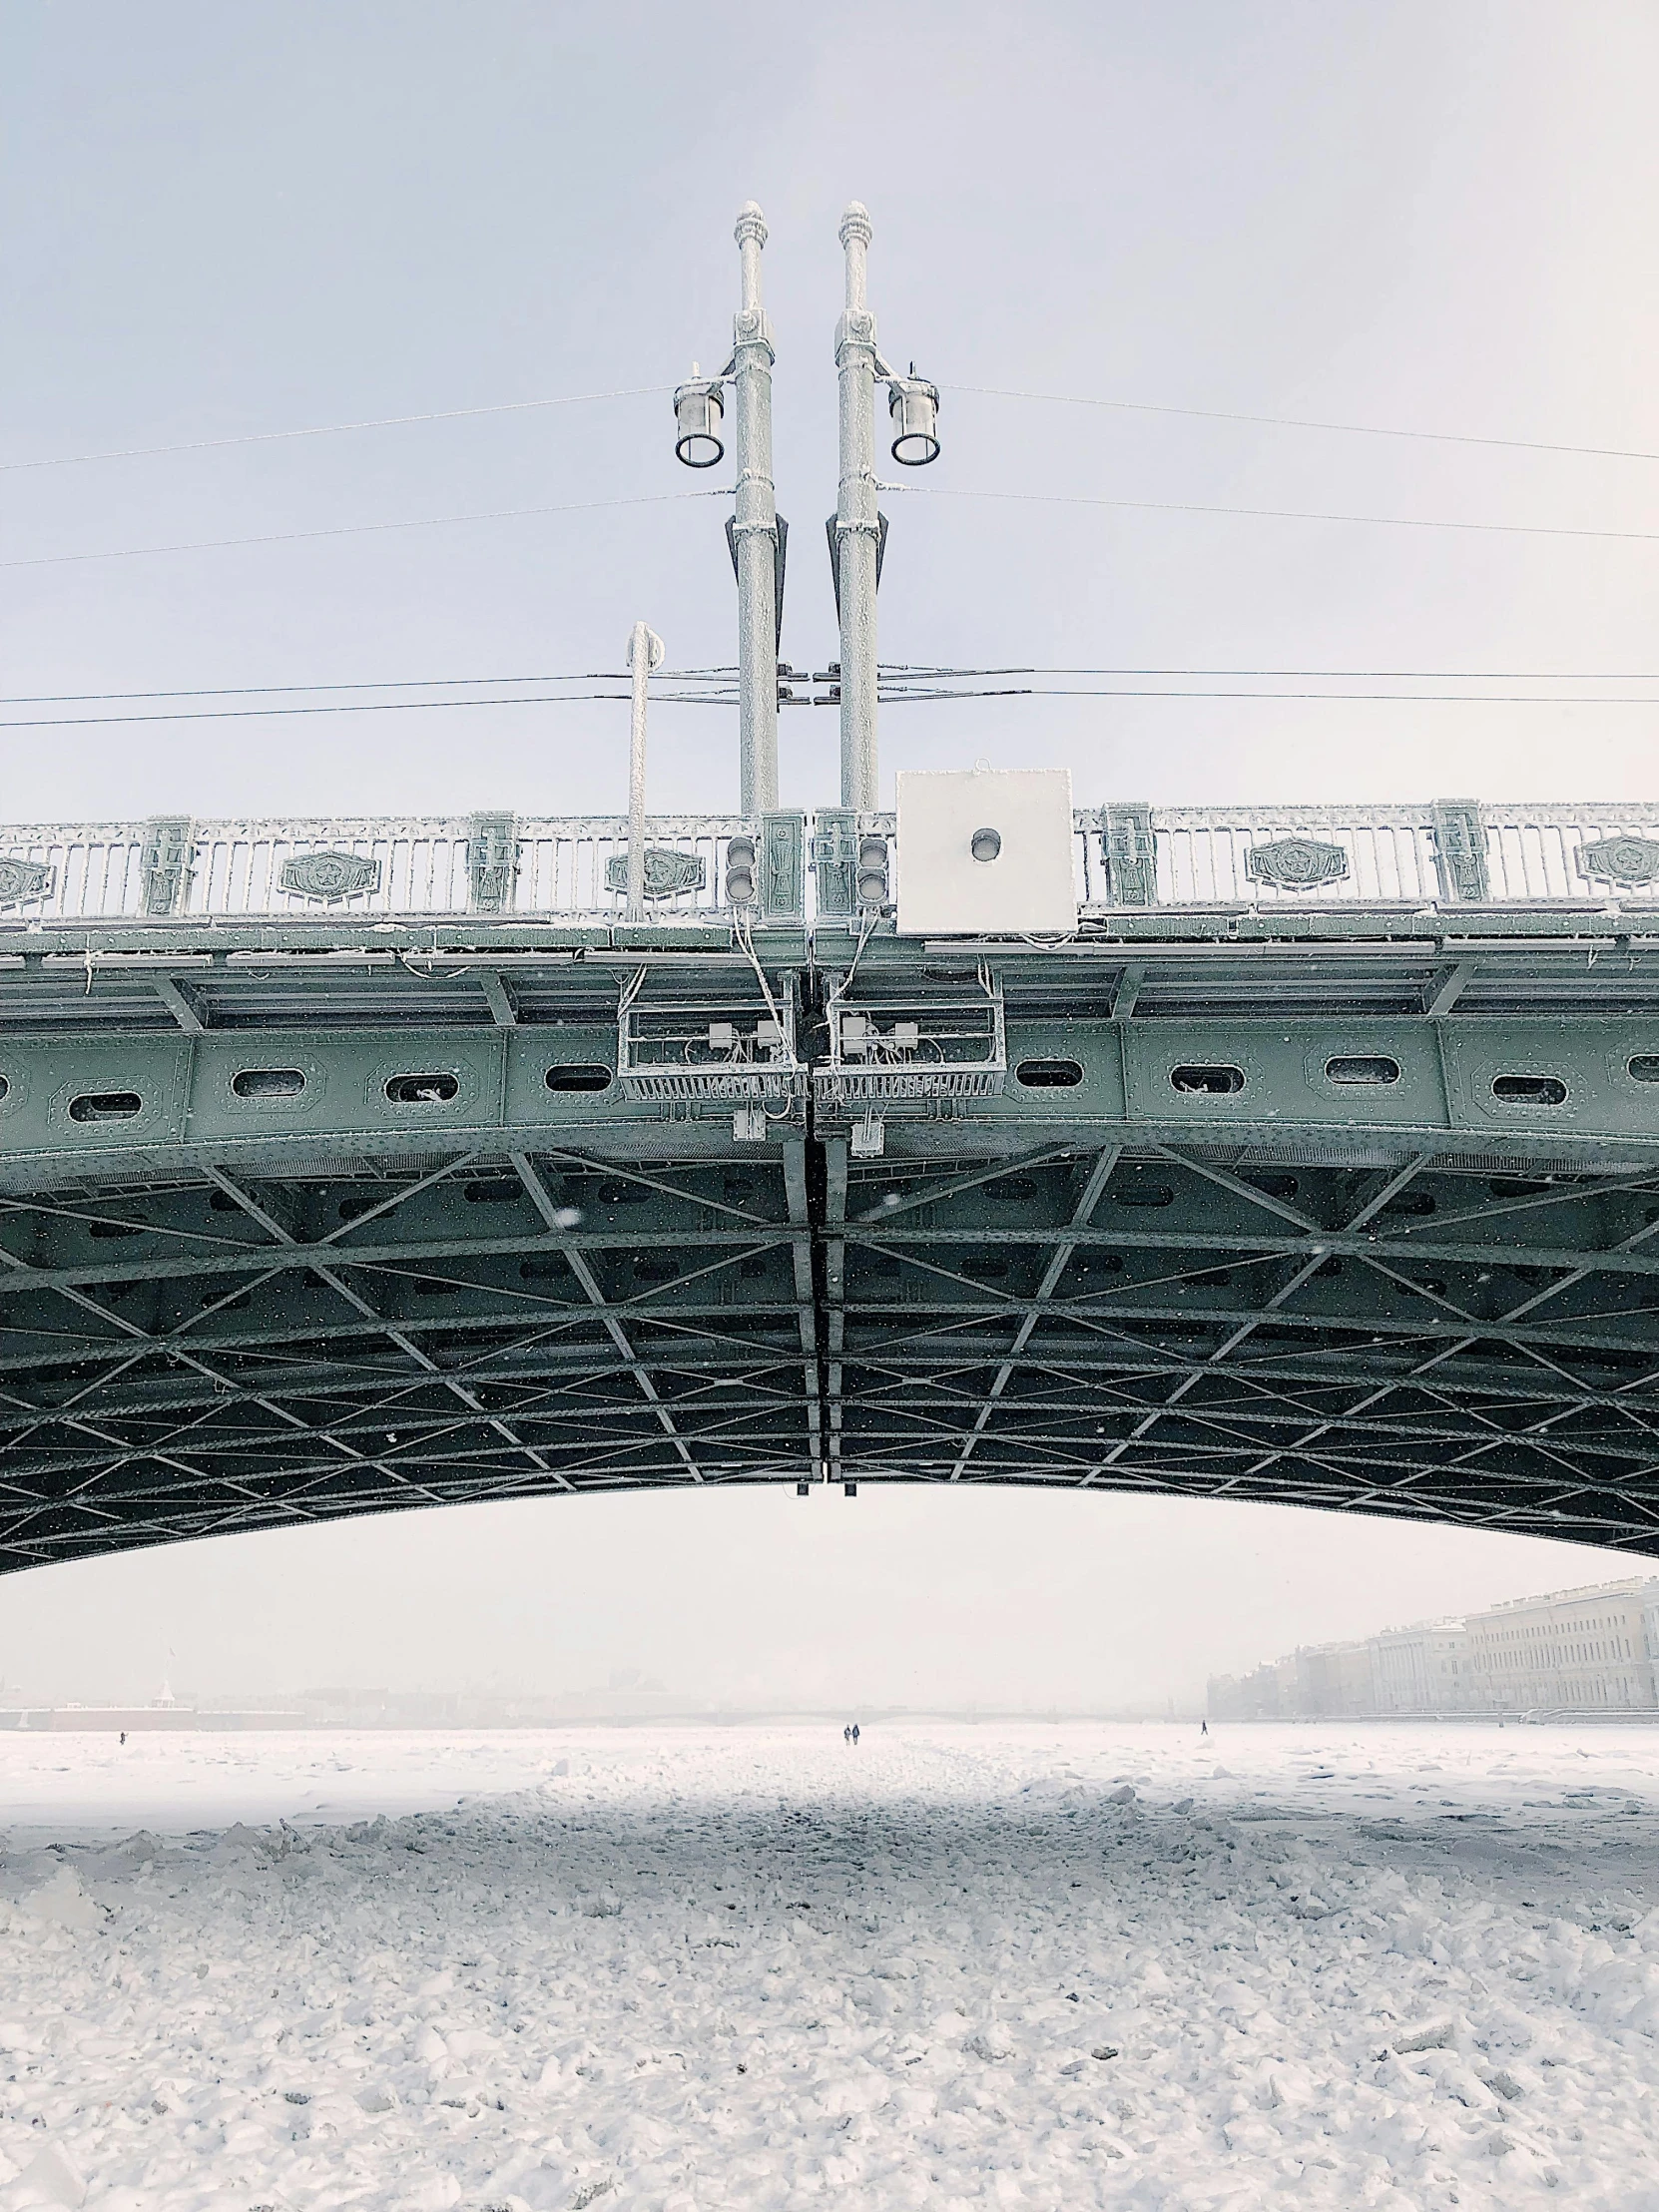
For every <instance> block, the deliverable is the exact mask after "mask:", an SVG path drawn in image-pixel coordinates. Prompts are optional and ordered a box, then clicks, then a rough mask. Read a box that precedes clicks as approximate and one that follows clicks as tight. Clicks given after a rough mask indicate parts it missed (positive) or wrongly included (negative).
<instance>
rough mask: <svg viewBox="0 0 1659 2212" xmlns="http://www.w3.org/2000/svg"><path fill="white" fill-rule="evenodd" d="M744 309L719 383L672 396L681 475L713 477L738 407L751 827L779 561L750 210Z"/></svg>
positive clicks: (768, 778)
mask: <svg viewBox="0 0 1659 2212" xmlns="http://www.w3.org/2000/svg"><path fill="white" fill-rule="evenodd" d="M734 235H735V236H736V238H737V242H738V255H739V265H740V268H741V271H742V277H743V303H742V305H741V306H740V307H739V309H738V312H737V314H736V316H735V317H734V319H733V323H732V358H731V360H730V361H728V363H727V364H726V367H725V368H724V369H723V370H722V371H721V373H720V375H719V376H701V375H699V373H698V371H697V368H696V366H695V365H694V366H693V368H692V373H691V380H690V382H688V383H684V384H682V385H681V386H680V388H679V390H678V391H676V393H675V394H674V420H675V427H676V431H677V436H676V438H675V445H674V450H675V452H676V453H677V454H678V455H679V457H680V459H681V460H682V461H684V462H685V464H686V466H687V467H688V468H713V467H714V465H715V463H716V462H717V461H718V460H719V459H720V458H721V456H722V454H723V453H724V452H725V450H726V448H725V443H724V440H723V439H722V436H721V430H722V426H723V422H724V417H725V411H726V407H725V399H724V396H723V387H724V386H725V385H726V384H727V383H728V382H730V383H731V384H732V385H733V386H734V387H735V389H736V397H737V407H736V414H737V421H736V442H737V463H738V483H737V512H736V514H735V515H734V516H733V518H732V522H731V524H730V525H729V529H730V536H731V542H732V565H733V567H734V568H735V569H736V570H737V575H738V760H739V787H740V798H739V803H740V806H741V809H742V812H743V813H744V814H745V815H746V816H749V817H751V818H753V817H754V816H756V815H762V814H766V813H768V812H769V811H770V810H771V809H773V808H775V807H776V806H777V804H778V607H779V595H780V589H781V585H782V575H783V565H784V564H783V561H782V560H781V558H780V524H779V520H778V495H777V487H776V486H775V484H774V483H773V478H772V364H773V361H774V360H775V358H776V355H775V354H774V352H773V346H772V325H771V323H770V322H769V321H768V320H767V315H766V309H765V308H764V307H763V306H762V304H761V249H762V247H764V246H765V245H766V242H767V227H766V223H765V220H764V219H763V217H762V215H761V211H760V209H759V208H758V207H757V206H756V205H755V203H754V201H753V200H749V201H746V202H745V203H744V206H743V208H742V209H741V210H740V212H739V215H738V225H737V231H736V233H735V234H734Z"/></svg>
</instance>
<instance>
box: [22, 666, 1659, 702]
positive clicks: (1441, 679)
mask: <svg viewBox="0 0 1659 2212" xmlns="http://www.w3.org/2000/svg"><path fill="white" fill-rule="evenodd" d="M969 676H1231V677H1246V676H1250V677H1290V676H1297V677H1306V678H1308V679H1310V680H1318V681H1320V682H1330V683H1344V682H1357V681H1359V680H1360V679H1361V678H1367V679H1369V680H1371V681H1373V682H1376V683H1393V684H1414V683H1415V684H1421V683H1459V684H1496V683H1505V684H1603V683H1605V684H1659V670H1649V669H1601V668H1024V667H1020V668H928V667H927V666H925V664H923V663H921V662H909V661H883V662H882V663H881V681H882V682H883V683H886V682H888V681H889V680H890V681H892V682H893V683H901V682H904V681H906V680H908V679H910V678H915V679H916V680H918V681H921V680H924V679H925V680H934V681H943V680H944V679H945V678H947V677H949V678H953V677H969ZM540 680H541V679H537V681H540ZM112 696H115V697H121V696H124V695H122V694H114V695H112ZM168 696H169V697H170V698H171V697H174V696H177V695H175V694H172V693H170V694H168ZM6 704H11V705H21V704H23V702H20V701H11V702H6V701H0V705H6Z"/></svg>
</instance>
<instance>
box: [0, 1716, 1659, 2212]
mask: <svg viewBox="0 0 1659 2212" xmlns="http://www.w3.org/2000/svg"><path fill="white" fill-rule="evenodd" d="M0 1822H3V1824H4V1829H5V1838H4V1842H5V1850H4V1856H3V1858H0V1960H3V1964H0V2208H4V2212H12V2208H20V2207H23V2206H31V2205H33V2206H60V2205H70V2206H75V2205H81V2204H85V2205H87V2206H96V2207H107V2208H109V2212H160V2208H163V2207H165V2208H168V2212H173V2208H175V2207H180V2208H200V2212H207V2208H209V2207H213V2208H215V2212H218V2208H221V2207H224V2208H234V2212H250V2208H253V2207H260V2206H269V2207H277V2208H284V2212H285V2208H293V2212H297V2208H299V2207H307V2208H309V2207H323V2206H346V2205H349V2206H360V2207H387V2208H389V2207H394V2206H395V2207H397V2208H399V2212H405V2208H408V2212H414V2208H419V2207H426V2206H432V2207H441V2206H450V2205H454V2206H458V2207H470V2208H473V2212H485V2208H487V2207H492V2206H493V2207H512V2208H514V2212H521V2208H525V2207H528V2208H530V2212H565V2208H569V2212H576V2208H579V2207H582V2206H586V2205H599V2207H600V2212H621V2208H622V2207H624V2206H628V2207H639V2208H642V2212H643V2208H647V2207H649V2208H651V2212H717V2208H718V2212H748V2208H750V2207H755V2208H767V2212H772V2208H784V2207H797V2206H806V2205H814V2206H817V2205H822V2204H825V2203H830V2204H832V2203H834V2202H835V2201H836V2200H837V2199H838V2200H839V2201H840V2202H842V2203H844V2204H846V2205H848V2206H856V2207H857V2208H858V2212H889V2208H897V2207H926V2208H928V2212H954V2208H957V2207H965V2206H969V2205H974V2206H977V2205H989V2206H995V2207H999V2208H1006V2207H1019V2206H1032V2207H1043V2208H1045V2212H1055V2208H1061V2207H1064V2208H1065V2212H1071V2208H1073V2207H1084V2206H1091V2205H1105V2206H1111V2207H1123V2208H1125V2212H1130V2208H1133V2212H1155V2208H1156V2212H1166V2208H1168V2212H1175V2208H1181V2212H1247V2208H1253V2207H1274V2208H1278V2207H1280V2206H1284V2205H1288V2204H1296V2205H1299V2206H1301V2205H1307V2206H1314V2207H1322V2208H1324V2207H1330V2208H1333V2212H1335V2208H1337V2207H1341V2208H1343V2212H1352V2208H1354V2207H1358V2206H1378V2207H1386V2208H1389V2212H1439V2208H1440V2207H1442V2206H1445V2207H1449V2206H1453V2205H1461V2206H1478V2205H1485V2206H1503V2207H1505V2208H1506V2212H1507V2208H1513V2207H1523V2206H1529V2205H1534V2204H1536V2205H1543V2204H1546V2203H1547V2204H1549V2205H1551V2206H1560V2205H1563V2204H1566V2203H1569V2202H1570V2203H1572V2204H1574V2205H1575V2206H1586V2205H1590V2206H1598V2207H1599V2206H1605V2207H1617V2208H1618V2212H1659V2148H1656V2144H1659V2128H1656V2126H1655V2118H1656V2114H1655V2109H1654V2107H1655V2095H1654V2087H1653V2084H1654V2079H1655V2058H1656V2055H1659V1910H1656V1907H1659V1730H1654V1731H1641V1730H1636V1729H1631V1730H1628V1731H1624V1730H1611V1729H1608V1730H1590V1729H1579V1730H1570V1729H1565V1728H1561V1729H1547V1730H1546V1729H1525V1728H1516V1727H1510V1728H1508V1729H1497V1728H1487V1727H1466V1728H1449V1727H1447V1728H1428V1727H1398V1728H1389V1727H1358V1726H1352V1725H1349V1726H1344V1725H1342V1724H1332V1725H1330V1726H1329V1727H1323V1728H1311V1727H1310V1728H1295V1729H1291V1728H1286V1729H1273V1728H1233V1729H1224V1730H1221V1731H1219V1732H1218V1733H1217V1734H1216V1735H1215V1736H1214V1737H1212V1738H1211V1739H1210V1740H1209V1741H1208V1742H1207V1743H1206V1742H1203V1741H1201V1740H1200V1739H1199V1738H1198V1736H1197V1732H1196V1729H1194V1728H1190V1727H1169V1728H1165V1727H1144V1728H1111V1727H1100V1726H1093V1725H1084V1724H1075V1725H1037V1724H1024V1725H1019V1726H1012V1725H1003V1724H997V1725H989V1724H987V1725H983V1726H971V1725H959V1726H958V1725H948V1724H921V1723H907V1724H904V1725H897V1724H894V1725H890V1726H888V1725H877V1726H875V1727H872V1728H870V1729H868V1730H867V1731H866V1733H865V1735H864V1739H863V1742H862V1744H861V1745H860V1746H859V1747H858V1748H857V1749H856V1750H852V1749H849V1748H848V1747H846V1746H845V1745H843V1743H842V1741H841V1737H840V1731H839V1729H838V1727H836V1728H826V1727H808V1726H789V1727H782V1726H780V1727H755V1728H730V1729H717V1728H690V1727H687V1728H678V1729H676V1728H668V1727H654V1728H652V1729H650V1730H643V1729H620V1728H619V1729H614V1730H604V1731H601V1730H590V1729H579V1730H578V1729H573V1730H569V1731H563V1732H523V1733H519V1732H514V1733H502V1734H477V1735H455V1736H449V1737H443V1736H431V1735H412V1734H411V1735H351V1734H344V1733H332V1732H330V1733H327V1734H308V1735H301V1734H295V1735H272V1736H263V1737H249V1736H245V1737H224V1736H203V1735H179V1736H150V1737H136V1738H134V1739H133V1740H132V1741H130V1742H129V1744H128V1745H127V1746H126V1747H125V1749H123V1748H122V1747H120V1746H118V1745H117V1744H116V1743H115V1741H114V1739H113V1738H108V1737H103V1736H73V1735H53V1736H48V1735H38V1736H32V1737H28V1736H25V1737H18V1736H10V1737H5V1738H0Z"/></svg>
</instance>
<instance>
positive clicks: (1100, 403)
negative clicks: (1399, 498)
mask: <svg viewBox="0 0 1659 2212" xmlns="http://www.w3.org/2000/svg"><path fill="white" fill-rule="evenodd" d="M939 389H940V391H960V392H971V393H972V394H973V395H974V396H975V397H976V398H980V399H1028V400H1032V401H1034V402H1036V403H1037V404H1039V405H1042V406H1051V407H1111V408H1116V409H1120V410H1122V411H1123V412H1125V413H1129V414H1162V415H1185V416H1187V417H1189V418H1191V419H1193V420H1196V421H1200V422H1254V423H1260V424H1262V425H1264V426H1266V427H1267V428H1270V429H1275V430H1335V431H1340V432H1343V433H1345V434H1347V435H1350V436H1354V437H1363V438H1421V439H1424V440H1426V441H1428V442H1429V443H1431V444H1434V445H1491V446H1498V447H1500V448H1502V449H1503V450H1505V451H1508V452H1514V453H1575V454H1578V455H1580V456H1583V457H1588V458H1592V459H1596V460H1610V461H1659V453H1646V452H1642V451H1640V450H1638V449H1633V448H1630V447H1627V446H1622V445H1558V444H1555V443H1554V442H1552V441H1551V440H1549V439H1545V438H1489V437H1477V436H1474V435H1472V434H1470V433H1469V432H1467V431H1462V430H1395V429H1387V428H1384V427H1383V425H1381V424H1379V423H1375V422H1321V421H1318V420H1316V419H1314V418H1313V417H1311V416H1305V415H1267V414H1242V413H1238V412H1236V411H1234V410H1232V409H1229V408H1224V407H1171V406H1159V405H1156V404H1154V403H1153V402H1152V401H1151V400H1146V399H1088V398H1079V397H1078V396H1077V395H1076V394H1075V393H1073V392H1063V391H1004V390H1002V389H1001V388H1000V387H999V386H997V385H994V384H945V383H941V384H940V385H939Z"/></svg>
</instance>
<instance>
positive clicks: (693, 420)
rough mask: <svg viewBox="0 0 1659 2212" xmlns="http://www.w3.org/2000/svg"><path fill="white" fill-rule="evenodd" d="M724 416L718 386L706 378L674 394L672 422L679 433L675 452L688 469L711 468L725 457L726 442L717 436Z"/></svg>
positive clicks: (681, 387)
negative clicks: (673, 421)
mask: <svg viewBox="0 0 1659 2212" xmlns="http://www.w3.org/2000/svg"><path fill="white" fill-rule="evenodd" d="M725 412H726V408H725V404H724V402H723V401H722V399H721V395H720V385H719V384H718V383H716V382H711V381H710V380H709V379H707V378H705V377H698V378H697V379H696V380H695V381H694V382H692V383H689V384H682V385H681V386H680V388H679V390H678V391H677V392H676V393H675V394H674V420H675V423H676V425H677V427H678V431H679V434H678V436H677V437H676V438H675V440H674V451H675V454H676V456H677V457H678V458H679V459H680V460H682V461H684V462H685V464H686V466H687V467H688V468H713V467H714V465H715V463H716V462H717V461H718V460H720V458H721V457H722V455H723V454H724V453H725V451H726V442H725V440H724V439H723V438H722V436H721V434H720V425H721V418H722V416H723V415H724V414H725Z"/></svg>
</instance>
